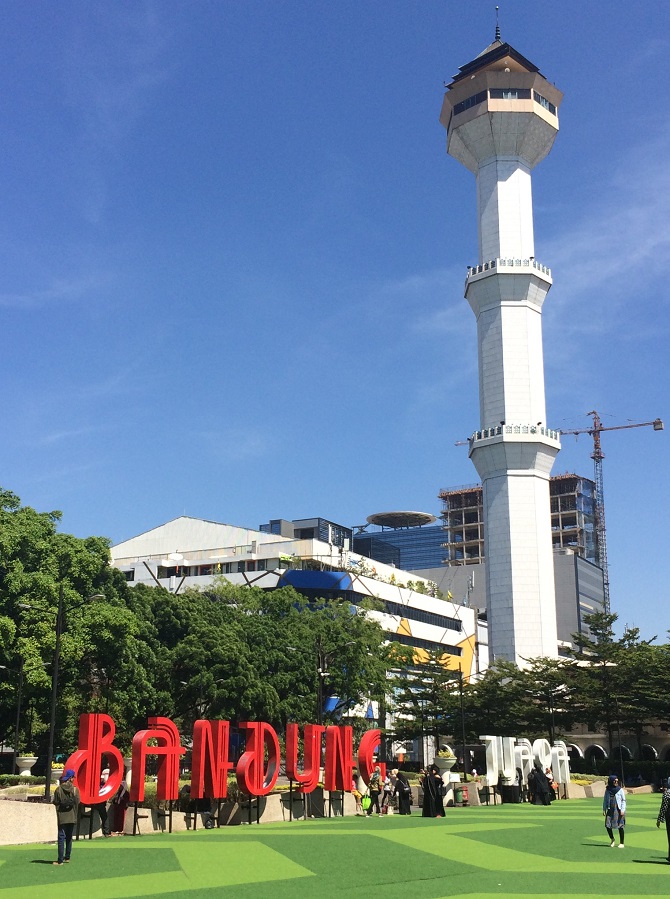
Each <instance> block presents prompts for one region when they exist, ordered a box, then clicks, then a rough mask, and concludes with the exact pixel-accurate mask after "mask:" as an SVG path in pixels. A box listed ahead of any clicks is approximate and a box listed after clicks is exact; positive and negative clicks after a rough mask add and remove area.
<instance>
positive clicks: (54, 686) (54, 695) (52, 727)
mask: <svg viewBox="0 0 670 899" xmlns="http://www.w3.org/2000/svg"><path fill="white" fill-rule="evenodd" d="M104 598H105V597H104V595H103V594H102V593H93V594H91V595H90V596H88V597H87V598H86V599H85V600H84V601H83V602H81V603H77V604H76V605H75V606H73V608H75V609H76V608H79V606H83V605H85V603H87V602H90V601H91V600H92V599H104ZM19 606H20V607H21V608H22V609H37V610H40V611H43V608H42V607H40V606H33V605H29V604H27V603H19ZM63 611H64V590H63V582H62V581H61V582H60V584H59V586H58V607H57V610H56V642H55V644H54V654H53V662H52V665H51V710H50V714H49V743H48V745H47V761H46V778H45V785H44V801H45V802H51V766H52V764H53V757H54V739H55V736H56V706H57V703H58V668H59V664H60V642H61V636H62V634H63V631H64V630H65V626H64V625H65V622H64V620H63Z"/></svg>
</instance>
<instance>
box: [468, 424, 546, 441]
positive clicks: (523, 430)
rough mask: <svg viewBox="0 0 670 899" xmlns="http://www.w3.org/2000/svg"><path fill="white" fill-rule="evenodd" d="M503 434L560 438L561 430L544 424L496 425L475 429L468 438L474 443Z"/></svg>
mask: <svg viewBox="0 0 670 899" xmlns="http://www.w3.org/2000/svg"><path fill="white" fill-rule="evenodd" d="M503 434H539V435H540V436H541V437H550V438H551V439H552V440H560V439H561V432H560V431H555V430H554V429H553V428H545V427H544V425H508V424H505V425H496V426H495V427H494V428H483V429H482V430H481V431H475V433H474V434H473V435H472V437H470V438H468V440H469V443H470V444H472V443H473V441H475V440H487V439H488V438H489V437H502V436H503Z"/></svg>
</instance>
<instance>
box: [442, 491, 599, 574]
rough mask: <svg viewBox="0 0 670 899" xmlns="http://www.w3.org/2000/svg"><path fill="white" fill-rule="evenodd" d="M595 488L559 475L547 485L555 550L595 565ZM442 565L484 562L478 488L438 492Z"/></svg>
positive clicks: (480, 499)
mask: <svg viewBox="0 0 670 899" xmlns="http://www.w3.org/2000/svg"><path fill="white" fill-rule="evenodd" d="M595 490H596V485H595V482H594V481H592V480H590V479H589V478H583V477H580V476H579V475H576V474H561V475H556V476H555V477H552V478H551V480H550V482H549V494H550V498H551V534H552V544H553V548H554V549H555V550H557V549H567V550H571V551H572V552H573V553H575V554H576V555H578V556H581V558H583V559H586V560H587V561H588V562H593V563H594V564H595V563H596V562H597V558H598V551H597V550H598V547H597V545H596V522H595V514H596V512H595V509H596V498H595ZM439 498H440V499H441V500H442V504H443V508H442V514H441V518H442V524H443V527H444V543H443V548H444V556H443V560H442V561H443V562H444V564H445V565H450V566H454V565H477V564H479V563H480V562H483V561H484V559H485V558H486V547H485V545H484V502H483V493H482V486H481V484H475V485H471V486H468V487H458V488H456V489H453V490H449V489H447V490H441V491H440V493H439Z"/></svg>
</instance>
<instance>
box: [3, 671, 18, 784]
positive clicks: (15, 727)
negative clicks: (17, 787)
mask: <svg viewBox="0 0 670 899" xmlns="http://www.w3.org/2000/svg"><path fill="white" fill-rule="evenodd" d="M0 668H3V669H4V670H5V671H11V669H10V668H7V666H6V665H0ZM18 673H19V681H18V685H17V688H16V722H15V724H14V741H13V743H14V745H13V751H12V767H11V773H12V774H13V773H14V771H15V769H16V759H17V757H18V754H19V726H20V723H21V694H22V691H23V656H19V672H18Z"/></svg>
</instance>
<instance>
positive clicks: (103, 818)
mask: <svg viewBox="0 0 670 899" xmlns="http://www.w3.org/2000/svg"><path fill="white" fill-rule="evenodd" d="M108 780H109V768H104V769H103V771H102V774H101V775H100V795H101V796H103V797H104V799H101V800H100V802H96V803H95V804H94V805H92V806H91V808H92V809H95V810H96V811H97V813H98V816H99V818H100V828H101V830H102V835H103V837H111V835H112V832H111V830H110V828H109V812H108V811H107V798H108V797H107V796H105V793H109V787H108V786H107V781H108Z"/></svg>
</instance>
